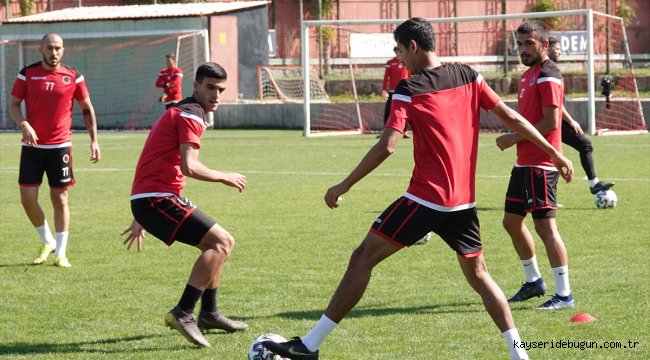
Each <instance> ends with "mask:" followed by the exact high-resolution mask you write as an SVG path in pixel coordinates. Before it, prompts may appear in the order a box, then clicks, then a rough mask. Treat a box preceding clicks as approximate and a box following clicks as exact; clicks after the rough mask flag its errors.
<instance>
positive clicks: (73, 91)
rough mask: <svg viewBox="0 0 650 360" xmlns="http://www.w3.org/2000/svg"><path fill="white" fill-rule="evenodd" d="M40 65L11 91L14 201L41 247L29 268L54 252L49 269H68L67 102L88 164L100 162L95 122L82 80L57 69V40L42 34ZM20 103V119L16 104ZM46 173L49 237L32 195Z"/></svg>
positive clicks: (65, 68)
mask: <svg viewBox="0 0 650 360" xmlns="http://www.w3.org/2000/svg"><path fill="white" fill-rule="evenodd" d="M38 50H39V52H40V53H41V57H42V59H41V61H40V62H37V63H34V64H31V65H29V66H27V67H25V68H23V69H22V70H20V73H19V74H18V77H17V79H16V82H15V83H14V86H13V88H12V90H11V100H10V102H9V108H8V111H9V116H10V117H11V119H12V120H13V121H14V122H15V123H16V124H18V126H19V127H20V130H21V131H22V142H23V146H22V150H21V154H20V170H19V175H18V184H19V185H20V200H21V202H22V204H23V208H24V209H25V213H26V214H27V217H28V218H29V220H30V221H31V222H32V225H34V227H35V228H36V232H38V234H39V236H40V238H41V241H42V242H43V246H42V247H41V250H40V255H39V256H38V258H36V260H34V264H36V265H39V264H42V263H44V262H46V261H47V258H48V257H49V255H50V254H51V253H52V252H55V254H54V255H55V260H54V264H55V265H57V266H60V267H70V266H71V265H70V262H69V261H68V258H67V255H66V249H67V244H68V228H69V225H70V209H69V208H68V188H69V187H71V186H73V185H74V184H75V181H74V175H73V172H72V142H71V139H72V131H71V128H72V108H73V103H72V99H73V98H74V99H75V100H77V102H78V103H79V107H80V108H81V112H82V114H83V120H84V123H85V124H86V128H87V129H88V134H89V135H90V161H91V162H93V163H96V162H98V161H99V159H100V157H101V155H100V154H101V153H100V149H99V143H98V140H97V120H96V118H95V110H94V109H93V105H92V103H91V102H90V96H89V94H88V89H87V88H86V82H85V80H84V77H83V75H81V74H80V73H78V72H77V71H76V70H75V69H73V68H71V67H68V66H66V65H63V64H62V63H61V59H62V58H63V52H64V48H63V39H62V38H61V36H59V35H58V34H53V33H50V34H46V35H45V36H43V38H42V40H41V45H40V47H39V48H38ZM23 100H24V101H25V107H26V117H23V114H22V111H21V108H20V104H21V102H22V101H23ZM43 173H46V174H47V179H48V184H49V186H50V199H51V201H52V208H53V210H54V229H55V231H56V234H55V236H54V238H53V237H52V233H51V232H50V228H49V225H48V223H47V221H46V220H45V213H44V212H43V208H41V205H40V204H39V202H38V190H39V188H40V186H41V182H42V181H43Z"/></svg>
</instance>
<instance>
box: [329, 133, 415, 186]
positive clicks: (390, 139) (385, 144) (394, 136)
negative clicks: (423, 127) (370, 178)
mask: <svg viewBox="0 0 650 360" xmlns="http://www.w3.org/2000/svg"><path fill="white" fill-rule="evenodd" d="M400 139H402V134H401V133H400V132H399V131H397V130H394V129H386V130H384V132H382V135H381V138H380V139H379V141H378V142H377V143H376V144H375V145H374V146H373V147H372V148H370V150H368V152H367V153H366V155H365V156H364V157H363V159H361V161H360V162H359V164H358V165H357V166H356V167H355V168H354V170H352V172H350V175H348V176H347V177H346V178H345V180H343V181H342V182H341V184H344V185H345V186H346V187H347V188H348V189H350V188H351V187H352V186H354V184H356V183H357V182H359V181H360V180H361V179H363V178H364V177H366V175H368V174H370V173H371V172H372V171H373V170H375V169H376V168H377V167H378V166H379V165H381V163H383V162H384V160H386V159H387V158H388V157H389V156H390V155H392V154H393V152H394V151H395V146H396V145H397V142H399V140H400Z"/></svg>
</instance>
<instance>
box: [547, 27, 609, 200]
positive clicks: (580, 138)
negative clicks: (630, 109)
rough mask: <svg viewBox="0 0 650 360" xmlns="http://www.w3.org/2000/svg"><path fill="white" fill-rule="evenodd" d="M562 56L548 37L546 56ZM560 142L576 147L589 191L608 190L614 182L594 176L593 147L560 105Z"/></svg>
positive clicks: (559, 49) (576, 123) (593, 192)
mask: <svg viewBox="0 0 650 360" xmlns="http://www.w3.org/2000/svg"><path fill="white" fill-rule="evenodd" d="M560 56H562V48H561V47H560V42H559V41H558V40H557V39H556V38H554V37H552V36H549V37H548V58H549V59H551V60H553V62H555V63H557V61H558V60H559V59H560ZM561 131H562V142H563V143H564V144H567V145H569V146H571V147H572V148H574V149H576V150H577V151H578V152H579V153H580V164H581V165H582V168H583V169H584V170H585V174H586V175H587V180H589V191H591V193H592V194H597V193H598V192H599V191H601V190H608V189H609V188H611V187H612V186H614V183H612V182H607V181H601V180H600V179H598V176H596V166H595V165H594V157H593V155H592V153H593V152H594V147H593V146H592V145H591V141H590V140H589V138H588V137H587V136H585V134H584V131H582V127H580V124H579V123H578V122H577V121H575V120H574V119H573V117H572V116H571V114H569V112H568V111H567V110H566V107H565V106H562V130H561Z"/></svg>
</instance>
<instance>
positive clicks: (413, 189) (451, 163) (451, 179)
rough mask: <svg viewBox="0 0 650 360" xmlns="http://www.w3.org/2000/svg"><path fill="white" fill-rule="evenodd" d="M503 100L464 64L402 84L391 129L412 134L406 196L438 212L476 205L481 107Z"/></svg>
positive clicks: (421, 74) (395, 97) (427, 72)
mask: <svg viewBox="0 0 650 360" xmlns="http://www.w3.org/2000/svg"><path fill="white" fill-rule="evenodd" d="M500 101H501V99H500V98H499V96H498V95H497V94H496V93H495V92H494V91H493V90H492V89H491V88H490V87H489V86H488V85H487V84H486V82H485V80H484V79H483V77H482V76H481V75H480V74H479V73H477V72H476V71H474V70H473V69H472V68H470V67H469V66H467V65H463V64H444V65H442V66H439V67H436V68H434V69H425V70H423V71H421V72H419V73H417V74H414V75H412V76H411V77H410V78H408V79H405V80H402V81H401V82H400V84H399V85H398V86H397V89H396V90H395V93H394V94H393V100H392V103H391V113H390V117H389V119H388V122H387V123H386V127H387V128H393V129H396V130H398V131H400V132H404V129H405V128H406V125H407V123H408V124H409V125H410V126H411V129H412V131H413V153H414V159H415V168H414V169H413V174H412V177H411V182H410V184H409V187H408V189H407V192H406V194H405V196H406V197H407V198H409V199H411V200H414V201H417V202H418V203H420V204H422V205H424V206H427V207H430V208H432V209H435V210H439V211H457V210H462V209H468V208H472V207H475V206H476V203H475V201H476V200H475V189H474V188H475V173H476V158H477V152H478V132H479V121H480V114H481V109H485V110H491V109H492V108H493V107H494V106H495V105H496V104H498V103H499V102H500Z"/></svg>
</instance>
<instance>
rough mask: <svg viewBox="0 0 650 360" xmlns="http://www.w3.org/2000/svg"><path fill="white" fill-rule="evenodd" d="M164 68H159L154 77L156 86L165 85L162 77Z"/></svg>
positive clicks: (161, 86)
mask: <svg viewBox="0 0 650 360" xmlns="http://www.w3.org/2000/svg"><path fill="white" fill-rule="evenodd" d="M164 70H165V69H161V70H160V72H159V73H158V77H157V78H156V87H159V88H164V87H165V78H164V72H163V71H164Z"/></svg>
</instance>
